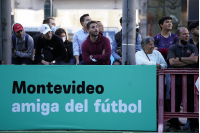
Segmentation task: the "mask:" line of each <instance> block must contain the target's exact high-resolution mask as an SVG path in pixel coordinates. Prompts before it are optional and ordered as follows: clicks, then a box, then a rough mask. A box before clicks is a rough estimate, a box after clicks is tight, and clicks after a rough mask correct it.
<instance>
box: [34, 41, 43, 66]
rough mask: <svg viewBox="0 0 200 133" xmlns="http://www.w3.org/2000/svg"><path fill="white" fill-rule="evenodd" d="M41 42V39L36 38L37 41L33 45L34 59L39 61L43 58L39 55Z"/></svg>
mask: <svg viewBox="0 0 200 133" xmlns="http://www.w3.org/2000/svg"><path fill="white" fill-rule="evenodd" d="M41 45H42V43H41V39H38V41H37V45H36V46H35V60H36V61H37V62H41V61H42V60H44V58H43V57H42V56H41V55H42V53H41V50H42V46H41Z"/></svg>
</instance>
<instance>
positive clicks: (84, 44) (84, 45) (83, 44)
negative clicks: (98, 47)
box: [81, 39, 88, 47]
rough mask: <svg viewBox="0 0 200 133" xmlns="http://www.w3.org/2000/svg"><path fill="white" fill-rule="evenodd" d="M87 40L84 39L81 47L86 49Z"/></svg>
mask: <svg viewBox="0 0 200 133" xmlns="http://www.w3.org/2000/svg"><path fill="white" fill-rule="evenodd" d="M87 44H88V40H87V39H86V40H85V41H84V42H83V43H82V44H81V47H88V45H87Z"/></svg>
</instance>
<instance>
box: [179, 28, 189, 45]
mask: <svg viewBox="0 0 200 133" xmlns="http://www.w3.org/2000/svg"><path fill="white" fill-rule="evenodd" d="M178 39H179V40H183V41H186V42H188V41H189V39H190V34H189V31H188V30H187V29H186V28H181V29H180V35H178Z"/></svg>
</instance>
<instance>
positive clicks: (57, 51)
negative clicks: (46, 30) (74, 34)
mask: <svg viewBox="0 0 200 133" xmlns="http://www.w3.org/2000/svg"><path fill="white" fill-rule="evenodd" d="M46 47H48V48H49V49H50V50H51V52H52V55H53V59H52V61H53V60H55V61H56V62H58V61H61V60H63V61H64V59H65V57H66V50H65V48H64V44H63V40H62V39H61V38H60V37H59V36H57V35H55V34H53V35H52V39H51V40H46V39H44V38H38V41H37V43H36V47H35V48H36V53H35V59H36V60H37V62H41V60H44V57H43V56H42V52H41V51H42V49H45V48H46ZM44 56H45V55H44Z"/></svg>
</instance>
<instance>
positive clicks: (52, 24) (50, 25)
mask: <svg viewBox="0 0 200 133" xmlns="http://www.w3.org/2000/svg"><path fill="white" fill-rule="evenodd" d="M52 26H56V23H55V20H53V19H50V20H49V27H50V28H51V27H52Z"/></svg>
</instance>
